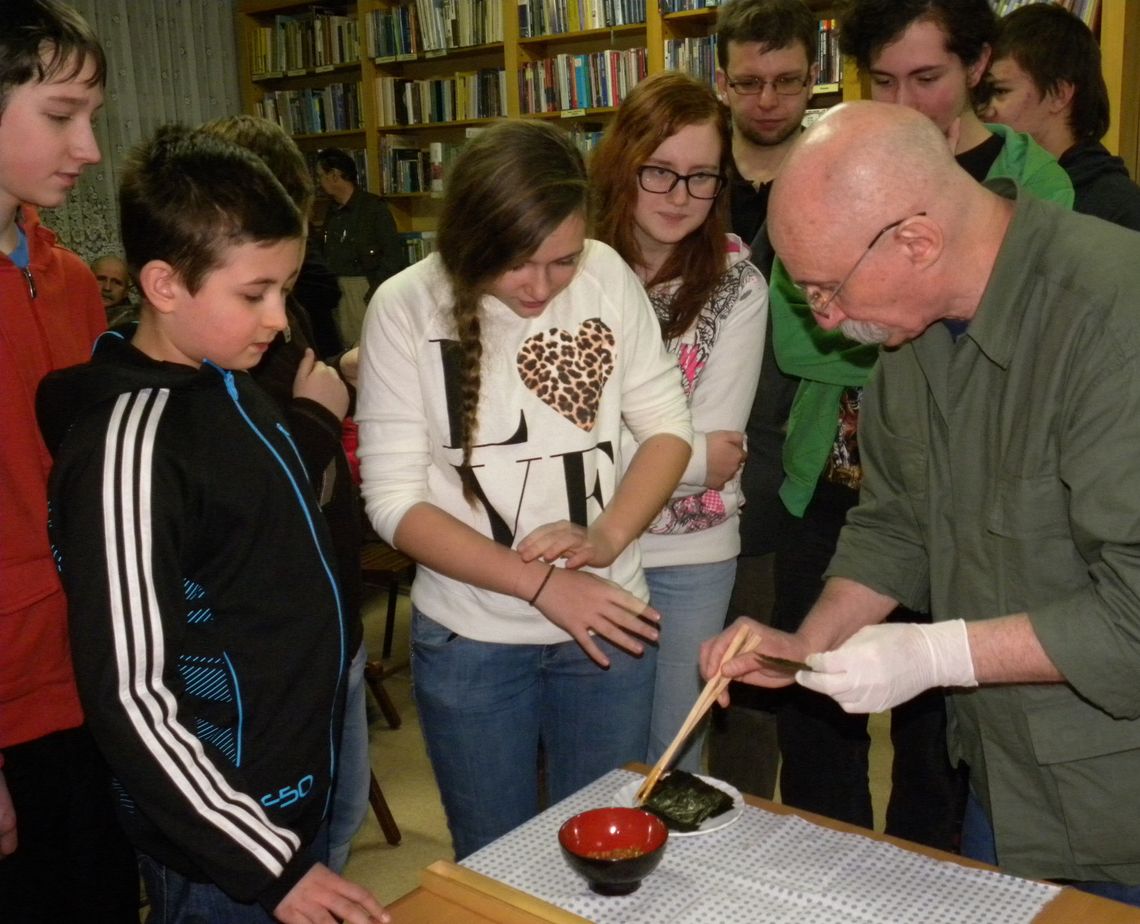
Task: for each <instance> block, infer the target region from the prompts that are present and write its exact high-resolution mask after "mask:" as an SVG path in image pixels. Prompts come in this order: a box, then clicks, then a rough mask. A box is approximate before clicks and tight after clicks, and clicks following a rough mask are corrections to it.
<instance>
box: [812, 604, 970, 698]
mask: <svg viewBox="0 0 1140 924" xmlns="http://www.w3.org/2000/svg"><path fill="white" fill-rule="evenodd" d="M806 661H807V663H808V664H810V665H811V666H812V668H813V670H811V671H799V672H798V673H797V674H796V681H797V682H798V683H799V684H800V685H801V686H804V687H806V688H807V689H809V690H815V691H816V692H818V693H825V694H827V695H828V696H830V697H831V698H832V699H834V700H835V701H836V702H837V703H839V705H840V706H842V707H843V710H844V711H845V712H882V711H883V710H884V709H890V708H891V707H892V706H897V705H898V704H899V703H905V702H906V701H907V700H909V699H913V698H914V697H915V696H917V695H918V694H919V693H921V692H923V691H924V690H929V689H930V688H931V687H976V686H977V685H978V681H977V679H976V678H975V676H974V663H973V659H972V658H971V655H970V642H969V639H968V638H967V635H966V623H965V622H964V621H962V620H961V619H955V620H951V621H949V622H936V623H934V625H929V626H927V625H915V624H914V623H884V624H881V625H875V626H865V627H864V628H862V629H860V630H859V631H858V632H856V633H855V634H854V635H852V636H851V638H849V639H848V640H847V641H846V642H844V643H843V644H842V645H840V646H839V648H837V649H835V650H834V651H825V652H823V653H822V654H813V655H810V656H809V657H808V658H807V659H806Z"/></svg>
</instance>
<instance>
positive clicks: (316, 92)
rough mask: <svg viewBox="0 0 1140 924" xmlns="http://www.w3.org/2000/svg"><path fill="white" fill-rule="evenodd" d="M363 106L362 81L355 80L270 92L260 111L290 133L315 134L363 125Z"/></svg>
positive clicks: (258, 109)
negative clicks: (317, 86) (324, 85)
mask: <svg viewBox="0 0 1140 924" xmlns="http://www.w3.org/2000/svg"><path fill="white" fill-rule="evenodd" d="M362 106H363V104H362V102H361V99H360V82H359V81H355V82H353V83H330V84H329V85H328V86H326V87H323V88H314V87H310V88H306V89H302V90H277V91H275V92H272V93H267V94H265V97H264V98H263V99H262V100H261V101H260V102H259V103H258V104H257V114H258V115H259V116H263V117H264V118H266V119H269V120H270V121H273V122H276V123H277V124H278V125H280V126H281V127H282V128H283V129H285V131H287V132H288V133H289V134H290V135H314V134H320V133H322V132H343V131H355V130H357V129H359V128H362V127H363V126H364V116H363V108H362Z"/></svg>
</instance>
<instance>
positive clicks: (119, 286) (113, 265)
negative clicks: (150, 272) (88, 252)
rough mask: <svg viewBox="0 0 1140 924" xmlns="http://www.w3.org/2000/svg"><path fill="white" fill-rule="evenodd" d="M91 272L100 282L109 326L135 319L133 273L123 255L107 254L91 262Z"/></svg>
mask: <svg viewBox="0 0 1140 924" xmlns="http://www.w3.org/2000/svg"><path fill="white" fill-rule="evenodd" d="M91 272H93V273H94V274H95V280H96V282H98V283H99V296H100V297H101V298H102V299H103V310H104V311H106V312H107V326H108V327H114V326H116V325H117V324H120V323H122V322H123V321H126V320H134V319H135V314H136V308H135V306H134V305H133V304H132V303H131V298H130V292H131V274H130V271H129V270H128V269H127V264H126V262H125V261H124V260H123V259H122V257H117V256H115V255H114V254H107V255H105V256H102V257H99V258H98V259H97V260H95V261H94V262H93V263H92V264H91Z"/></svg>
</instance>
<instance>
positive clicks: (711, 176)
mask: <svg viewBox="0 0 1140 924" xmlns="http://www.w3.org/2000/svg"><path fill="white" fill-rule="evenodd" d="M637 182H638V183H639V184H640V185H641V188H642V189H644V190H645V191H646V192H651V193H658V194H660V195H664V194H665V193H669V192H672V191H673V189H674V188H675V187H676V185H677V184H678V183H682V182H683V183H684V184H685V189H687V190H688V191H689V195H690V196H692V197H693V198H694V199H715V198H716V197H717V196H718V195H719V194H720V191H721V190H722V189H723V188H724V177H723V176H721V175H720V174H719V173H690V174H689V175H688V176H681V174H679V173H678V172H677V171H676V170H670V169H669V168H668V167H655V166H654V165H653V164H646V165H645V166H644V167H638V168H637Z"/></svg>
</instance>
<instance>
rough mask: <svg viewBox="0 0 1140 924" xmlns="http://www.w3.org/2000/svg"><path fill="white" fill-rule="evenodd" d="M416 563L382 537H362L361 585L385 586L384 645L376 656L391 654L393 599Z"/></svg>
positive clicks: (394, 620) (393, 620)
mask: <svg viewBox="0 0 1140 924" xmlns="http://www.w3.org/2000/svg"><path fill="white" fill-rule="evenodd" d="M415 566H416V563H415V562H414V561H412V560H411V559H410V558H408V556H407V555H405V554H404V553H403V552H400V551H397V550H396V549H394V548H392V546H390V545H388V543H387V542H385V541H384V540H383V539H380V538H376V539H370V540H366V541H365V543H364V545H363V546H362V547H361V549H360V576H361V579H362V580H363V581H364V583H365V584H371V585H373V586H380V587H387V588H388V612H387V614H386V616H385V619H384V646H383V648H382V649H381V651H380V657H381V658H382V659H383V660H385V661H387V660H388V659H389V658H390V657H392V635H393V633H394V632H395V629H396V602H397V601H398V600H399V597H400V581H401V580H402V579H403V578H404V577H405V576H406V575H409V574H410V573H411V572H412V571H414V570H415Z"/></svg>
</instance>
